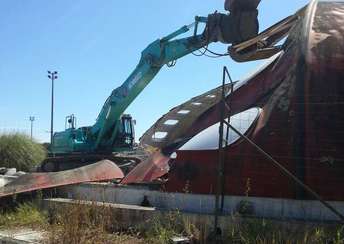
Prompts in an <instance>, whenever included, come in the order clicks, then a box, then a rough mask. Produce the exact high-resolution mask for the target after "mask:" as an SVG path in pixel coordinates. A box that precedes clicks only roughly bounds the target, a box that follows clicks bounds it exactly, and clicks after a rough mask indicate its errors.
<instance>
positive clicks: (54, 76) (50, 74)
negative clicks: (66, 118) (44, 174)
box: [48, 71, 57, 145]
mask: <svg viewBox="0 0 344 244" xmlns="http://www.w3.org/2000/svg"><path fill="white" fill-rule="evenodd" d="M48 78H49V79H50V80H51V124H50V145H53V136H54V81H55V80H56V79H57V71H54V72H51V71H48Z"/></svg>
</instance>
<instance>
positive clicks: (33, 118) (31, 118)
mask: <svg viewBox="0 0 344 244" xmlns="http://www.w3.org/2000/svg"><path fill="white" fill-rule="evenodd" d="M29 119H30V122H31V133H30V135H31V141H32V138H33V137H32V134H33V122H34V121H35V116H30V118H29Z"/></svg>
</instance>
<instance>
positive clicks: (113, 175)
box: [0, 160, 124, 197]
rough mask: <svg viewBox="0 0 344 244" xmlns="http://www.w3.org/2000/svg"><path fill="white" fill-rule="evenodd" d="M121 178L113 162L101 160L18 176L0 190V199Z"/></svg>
mask: <svg viewBox="0 0 344 244" xmlns="http://www.w3.org/2000/svg"><path fill="white" fill-rule="evenodd" d="M123 177H124V174H123V172H122V170H121V169H120V168H119V167H118V166H117V165H116V164H115V163H114V162H112V161H109V160H102V161H99V162H97V163H94V164H90V165H87V166H84V167H80V168H77V169H72V170H66V171H60V172H51V173H30V174H25V175H22V176H19V177H18V178H17V179H15V180H13V181H11V182H9V183H8V184H6V185H5V186H4V187H2V188H0V197H4V196H9V195H13V194H17V193H23V192H30V191H35V190H41V189H47V188H54V187H57V186H64V185H72V184H78V183H83V182H92V181H110V180H114V179H122V178H123Z"/></svg>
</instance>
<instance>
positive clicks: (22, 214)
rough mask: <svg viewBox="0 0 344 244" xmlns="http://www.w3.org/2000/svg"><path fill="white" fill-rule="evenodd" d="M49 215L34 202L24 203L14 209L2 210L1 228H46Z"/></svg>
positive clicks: (0, 216)
mask: <svg viewBox="0 0 344 244" xmlns="http://www.w3.org/2000/svg"><path fill="white" fill-rule="evenodd" d="M46 224H47V216H46V214H44V213H43V212H42V211H40V210H39V209H38V207H37V206H36V205H35V204H34V203H23V204H20V205H19V206H18V207H16V208H15V209H14V210H11V211H7V212H3V211H2V212H0V228H1V229H4V228H6V229H8V228H19V227H29V228H33V229H36V228H44V227H45V226H46Z"/></svg>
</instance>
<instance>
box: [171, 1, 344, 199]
mask: <svg viewBox="0 0 344 244" xmlns="http://www.w3.org/2000/svg"><path fill="white" fill-rule="evenodd" d="M343 67H344V2H343V1H341V2H338V1H313V2H312V3H311V4H310V5H309V6H308V8H307V11H305V13H304V16H303V17H302V19H300V21H299V22H298V23H297V25H296V26H295V27H293V29H292V31H291V33H290V35H289V38H288V40H287V41H286V43H285V45H284V52H283V53H282V55H281V56H280V57H279V58H278V60H276V61H275V62H274V63H273V64H272V65H270V66H268V67H267V68H266V69H265V70H263V71H262V72H260V73H259V74H257V75H256V76H254V77H252V78H251V79H250V80H249V81H248V82H246V84H245V86H242V87H241V88H239V89H236V90H235V91H234V93H233V94H231V95H230V96H229V97H228V98H230V99H231V106H232V109H233V110H232V112H233V113H234V114H236V113H238V112H241V111H243V110H246V109H249V108H251V107H253V106H254V107H261V108H262V112H261V116H260V117H259V120H258V121H257V124H256V126H255V128H254V130H252V131H250V132H249V133H247V136H248V137H249V138H250V139H251V140H252V141H254V142H256V143H257V144H258V145H259V146H260V147H261V148H263V149H264V150H265V151H266V152H268V153H269V154H271V155H272V156H273V157H274V158H275V159H277V160H278V161H279V162H280V163H282V164H283V166H284V167H286V168H287V169H288V170H289V171H291V172H293V173H294V174H296V175H297V177H298V178H299V179H301V180H302V181H303V182H304V183H306V184H307V185H308V186H310V187H311V188H312V189H313V190H315V191H316V192H317V193H318V194H319V195H321V196H322V197H323V198H324V199H327V200H339V201H343V200H344V198H343V196H344V188H343V185H344V178H343V175H344V150H343V148H344V139H343V138H344V123H343V121H344V112H343V111H344V82H343V81H344V69H343ZM218 121H219V109H218V106H217V105H215V106H213V107H212V108H210V109H209V110H208V111H207V112H206V113H204V114H203V115H202V116H200V118H199V119H198V120H195V122H194V123H193V124H192V126H190V127H188V128H185V130H184V131H183V136H184V137H185V138H189V137H192V136H193V135H195V132H196V133H198V132H199V131H202V130H204V129H205V128H207V127H209V126H210V125H213V124H215V123H217V122H218ZM177 155H178V157H177V159H176V160H174V162H173V163H172V164H171V170H170V172H169V174H168V176H169V180H168V182H167V183H166V186H165V189H166V190H167V191H171V192H176V191H177V192H182V191H184V189H185V188H187V189H188V192H192V193H204V194H211V193H213V192H214V182H216V167H217V156H218V152H217V151H216V150H208V151H207V150H202V151H195V150H193V151H179V150H177ZM226 158H227V160H226V162H225V165H226V166H225V175H226V182H225V194H226V195H245V194H246V195H250V196H259V197H274V198H294V199H295V198H296V199H304V198H308V197H309V196H307V195H306V194H305V193H304V192H302V191H301V190H300V189H299V188H298V187H296V186H295V185H294V184H293V183H292V182H290V181H289V180H288V179H287V178H286V177H284V176H283V175H282V174H281V172H280V171H279V170H278V169H276V168H275V167H274V166H272V165H271V164H270V163H269V162H267V160H266V159H265V158H264V157H263V156H261V155H260V154H259V153H258V152H257V151H255V150H254V149H253V148H252V147H251V146H250V145H248V144H247V143H246V142H245V141H238V142H237V143H234V144H233V145H230V146H229V147H228V148H227V150H226ZM205 175H206V177H204V176H205Z"/></svg>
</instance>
